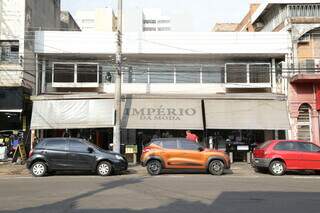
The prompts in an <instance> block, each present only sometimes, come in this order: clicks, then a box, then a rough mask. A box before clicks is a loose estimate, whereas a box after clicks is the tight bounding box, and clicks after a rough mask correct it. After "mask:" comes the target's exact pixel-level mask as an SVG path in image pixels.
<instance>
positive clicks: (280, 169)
mask: <svg viewBox="0 0 320 213" xmlns="http://www.w3.org/2000/svg"><path fill="white" fill-rule="evenodd" d="M253 157H254V158H253V166H254V167H255V168H256V169H257V170H258V171H262V170H265V169H269V171H270V173H271V174H273V175H284V174H285V173H286V171H287V170H316V172H319V171H320V147H319V146H317V145H315V144H313V143H310V142H305V141H297V140H271V141H267V142H264V143H263V144H261V145H259V146H258V147H257V148H255V150H254V151H253Z"/></svg>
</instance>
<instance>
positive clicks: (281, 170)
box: [269, 160, 286, 176]
mask: <svg viewBox="0 0 320 213" xmlns="http://www.w3.org/2000/svg"><path fill="white" fill-rule="evenodd" d="M269 171H270V173H271V174H273V175H276V176H281V175H284V174H285V173H286V165H285V164H284V163H283V162H282V161H278V160H275V161H272V162H271V163H270V166H269Z"/></svg>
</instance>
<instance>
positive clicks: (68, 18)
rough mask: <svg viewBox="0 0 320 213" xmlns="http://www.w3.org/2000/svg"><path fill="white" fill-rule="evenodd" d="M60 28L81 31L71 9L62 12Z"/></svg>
mask: <svg viewBox="0 0 320 213" xmlns="http://www.w3.org/2000/svg"><path fill="white" fill-rule="evenodd" d="M60 21H61V22H60V29H61V30H65V31H80V30H81V29H80V27H79V25H78V23H77V22H76V21H75V20H74V18H73V17H72V15H71V13H70V12H69V11H61V13H60Z"/></svg>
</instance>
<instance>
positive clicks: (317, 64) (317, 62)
mask: <svg viewBox="0 0 320 213" xmlns="http://www.w3.org/2000/svg"><path fill="white" fill-rule="evenodd" d="M314 68H315V72H317V73H320V59H314Z"/></svg>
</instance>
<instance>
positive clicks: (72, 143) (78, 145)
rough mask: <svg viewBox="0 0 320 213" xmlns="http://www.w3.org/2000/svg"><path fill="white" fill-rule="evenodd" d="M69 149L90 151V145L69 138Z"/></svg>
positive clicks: (72, 150)
mask: <svg viewBox="0 0 320 213" xmlns="http://www.w3.org/2000/svg"><path fill="white" fill-rule="evenodd" d="M69 151H71V152H88V145H86V144H84V143H82V142H81V141H78V140H69Z"/></svg>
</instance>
